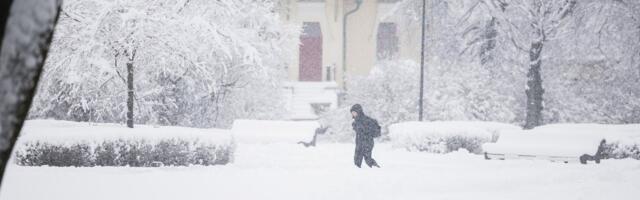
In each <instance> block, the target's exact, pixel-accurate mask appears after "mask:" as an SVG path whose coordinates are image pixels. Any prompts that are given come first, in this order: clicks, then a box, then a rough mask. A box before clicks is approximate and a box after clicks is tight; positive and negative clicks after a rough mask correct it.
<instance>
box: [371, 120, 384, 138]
mask: <svg viewBox="0 0 640 200" xmlns="http://www.w3.org/2000/svg"><path fill="white" fill-rule="evenodd" d="M371 123H373V124H372V125H373V130H372V133H371V136H373V137H374V138H377V137H380V136H381V135H382V130H381V128H382V127H380V125H379V124H378V122H377V121H376V120H375V119H371Z"/></svg>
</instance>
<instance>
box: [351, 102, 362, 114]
mask: <svg viewBox="0 0 640 200" xmlns="http://www.w3.org/2000/svg"><path fill="white" fill-rule="evenodd" d="M350 112H356V113H358V117H364V111H363V110H362V106H361V105H360V104H355V105H353V106H351V111H350Z"/></svg>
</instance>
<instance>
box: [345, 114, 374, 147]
mask: <svg viewBox="0 0 640 200" xmlns="http://www.w3.org/2000/svg"><path fill="white" fill-rule="evenodd" d="M354 111H355V112H356V113H358V116H357V117H356V118H355V120H354V121H353V123H352V124H351V126H353V130H354V131H355V132H356V145H366V146H373V138H375V137H376V134H377V133H379V130H380V126H379V125H378V122H377V121H376V120H374V119H372V118H371V117H369V116H367V115H365V114H364V111H363V110H362V106H360V104H356V105H353V106H352V107H351V112H354Z"/></svg>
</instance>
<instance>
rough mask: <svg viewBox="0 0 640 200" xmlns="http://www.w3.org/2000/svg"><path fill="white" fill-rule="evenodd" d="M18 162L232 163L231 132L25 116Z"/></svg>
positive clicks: (95, 164) (146, 164) (64, 164)
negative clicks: (39, 118) (94, 122)
mask: <svg viewBox="0 0 640 200" xmlns="http://www.w3.org/2000/svg"><path fill="white" fill-rule="evenodd" d="M18 142H19V144H18V146H17V150H16V152H15V157H16V163H17V164H18V165H24V166H43V165H48V166H76V167H90V166H132V167H149V166H189V165H219V164H227V163H229V162H232V160H233V153H234V149H235V145H234V142H233V139H232V137H231V133H229V131H226V130H217V129H195V128H183V127H157V128H154V127H150V126H137V127H136V128H135V129H129V128H125V127H123V126H121V125H117V124H89V123H77V122H66V121H52V120H35V121H28V122H27V123H26V125H25V127H24V129H23V131H22V134H21V136H20V138H19V141H18Z"/></svg>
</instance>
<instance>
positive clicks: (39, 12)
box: [0, 0, 62, 181]
mask: <svg viewBox="0 0 640 200" xmlns="http://www.w3.org/2000/svg"><path fill="white" fill-rule="evenodd" d="M61 3H62V2H61V1H59V0H51V1H42V0H21V1H12V0H3V2H2V7H1V9H0V11H1V12H0V13H2V14H0V26H1V28H0V40H1V41H2V42H1V46H0V181H1V180H2V177H3V175H4V171H5V168H6V166H7V164H8V163H9V159H10V158H11V152H12V151H13V147H14V145H15V143H16V140H17V138H18V134H19V133H20V131H21V129H22V125H23V123H24V121H25V120H26V118H27V115H28V113H29V108H30V107H31V102H32V101H33V96H34V94H35V91H36V86H37V85H38V79H39V78H40V73H41V72H42V67H43V65H44V63H45V58H46V57H47V53H48V51H49V45H50V44H51V38H52V35H53V30H54V27H55V24H56V22H57V20H58V14H59V12H60V4H61Z"/></svg>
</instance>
